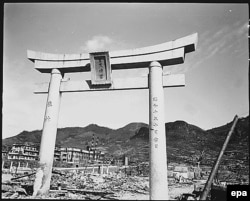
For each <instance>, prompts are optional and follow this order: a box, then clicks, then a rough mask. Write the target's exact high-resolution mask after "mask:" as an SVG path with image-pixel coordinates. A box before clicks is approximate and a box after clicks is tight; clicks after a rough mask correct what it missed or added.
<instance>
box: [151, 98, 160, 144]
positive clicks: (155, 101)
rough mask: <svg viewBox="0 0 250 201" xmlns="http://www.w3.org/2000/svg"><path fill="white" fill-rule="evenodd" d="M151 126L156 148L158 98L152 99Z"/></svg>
mask: <svg viewBox="0 0 250 201" xmlns="http://www.w3.org/2000/svg"><path fill="white" fill-rule="evenodd" d="M152 118H153V119H152V120H153V121H152V126H153V128H152V129H153V132H154V135H153V136H154V138H153V141H154V147H155V148H158V140H159V138H158V124H159V122H158V98H157V97H153V116H152Z"/></svg>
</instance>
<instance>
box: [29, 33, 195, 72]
mask: <svg viewBox="0 0 250 201" xmlns="http://www.w3.org/2000/svg"><path fill="white" fill-rule="evenodd" d="M197 41H198V34H197V33H195V34H192V35H189V36H186V37H183V38H179V39H176V40H173V41H170V42H166V43H162V44H158V45H154V46H148V47H143V48H137V49H132V50H120V51H113V52H109V55H110V63H111V67H112V69H113V70H115V69H129V68H145V67H148V65H149V63H148V62H151V61H154V60H156V61H158V62H160V63H161V65H163V66H167V65H175V64H180V63H183V62H184V57H185V54H186V53H189V52H192V51H195V49H196V46H197ZM27 57H28V59H30V60H31V61H33V62H34V63H35V69H37V70H39V71H40V72H42V73H50V72H51V69H53V68H58V69H60V70H61V71H62V72H64V73H67V72H84V71H89V70H90V60H89V54H86V53H85V54H50V53H42V52H35V51H31V50H28V51H27Z"/></svg>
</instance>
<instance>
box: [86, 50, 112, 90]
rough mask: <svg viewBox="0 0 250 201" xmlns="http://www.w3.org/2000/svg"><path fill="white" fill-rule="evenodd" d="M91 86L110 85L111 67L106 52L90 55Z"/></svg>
mask: <svg viewBox="0 0 250 201" xmlns="http://www.w3.org/2000/svg"><path fill="white" fill-rule="evenodd" d="M89 55H90V66H91V84H93V85H104V84H105V85H106V84H111V65H110V58H109V53H108V52H95V53H90V54H89Z"/></svg>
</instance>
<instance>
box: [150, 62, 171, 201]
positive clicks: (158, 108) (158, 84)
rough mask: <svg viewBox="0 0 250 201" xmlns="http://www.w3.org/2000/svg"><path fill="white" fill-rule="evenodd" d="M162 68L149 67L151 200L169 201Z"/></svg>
mask: <svg viewBox="0 0 250 201" xmlns="http://www.w3.org/2000/svg"><path fill="white" fill-rule="evenodd" d="M162 76H163V75H162V66H161V64H160V63H159V62H157V61H153V62H151V63H150V66H149V128H150V129H149V142H150V180H149V185H150V200H168V198H169V196H168V180H167V176H168V174H167V153H166V135H165V119H164V92H163V80H162Z"/></svg>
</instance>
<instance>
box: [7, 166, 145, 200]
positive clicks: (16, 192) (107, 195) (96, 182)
mask: <svg viewBox="0 0 250 201" xmlns="http://www.w3.org/2000/svg"><path fill="white" fill-rule="evenodd" d="M34 180H35V175H34V174H30V175H29V176H26V177H22V176H18V177H17V176H16V177H14V178H12V179H11V180H7V181H5V182H2V198H11V199H12V198H15V199H26V198H32V193H33V183H34ZM126 193H133V194H144V195H148V194H149V179H148V177H139V176H127V175H125V174H124V173H123V172H122V171H119V172H118V173H110V174H103V175H101V174H86V173H84V172H80V171H78V172H76V171H75V172H74V171H73V172H72V171H65V172H57V173H56V174H52V178H51V187H50V191H49V194H48V195H46V196H40V197H39V196H37V197H36V198H40V199H47V198H48V199H51V198H55V199H88V200H89V199H90V200H96V199H105V200H107V199H112V200H119V199H120V198H121V196H122V195H123V194H126Z"/></svg>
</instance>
